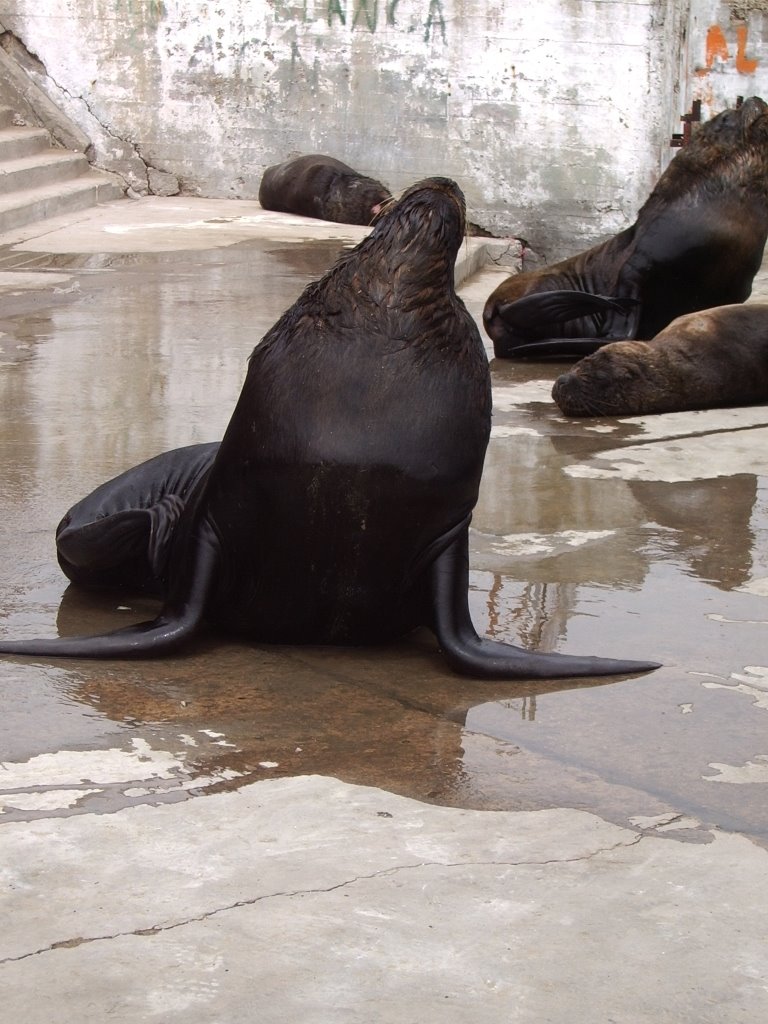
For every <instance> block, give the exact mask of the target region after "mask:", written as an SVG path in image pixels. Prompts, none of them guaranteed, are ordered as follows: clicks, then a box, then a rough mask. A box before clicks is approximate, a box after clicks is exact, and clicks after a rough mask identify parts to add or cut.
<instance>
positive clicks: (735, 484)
mask: <svg viewBox="0 0 768 1024" xmlns="http://www.w3.org/2000/svg"><path fill="white" fill-rule="evenodd" d="M629 488H630V490H631V491H632V494H633V495H634V496H635V497H636V498H637V500H638V501H639V502H640V504H641V506H642V507H643V509H644V510H645V511H646V513H647V514H648V515H649V516H650V518H651V520H652V521H653V523H655V524H657V525H659V526H662V527H664V528H666V530H668V531H671V532H667V533H658V532H656V533H655V534H654V536H655V545H657V546H659V547H661V548H662V549H666V550H667V551H674V552H675V553H676V554H677V555H678V557H680V558H682V559H683V560H684V561H685V562H687V563H688V565H690V567H691V570H692V571H693V572H694V573H695V574H696V576H698V577H699V578H700V579H702V580H706V581H708V582H711V583H713V584H714V585H715V586H716V587H720V588H721V589H722V590H733V589H734V588H736V587H739V586H742V585H743V584H744V583H745V582H746V581H747V580H748V579H749V578H750V575H751V573H752V552H753V548H754V543H755V538H754V535H753V533H752V530H751V527H750V520H751V516H752V513H753V509H754V507H755V501H756V497H757V479H756V477H754V476H752V475H750V474H746V473H742V474H737V475H735V476H730V477H716V478H715V479H712V480H691V481H685V482H682V483H659V482H653V483H650V482H645V481H639V480H633V481H632V482H630V484H629Z"/></svg>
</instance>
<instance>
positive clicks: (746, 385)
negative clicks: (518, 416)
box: [552, 302, 768, 416]
mask: <svg viewBox="0 0 768 1024" xmlns="http://www.w3.org/2000/svg"><path fill="white" fill-rule="evenodd" d="M552 397H553V398H554V400H555V402H556V403H557V405H558V406H559V407H560V409H561V411H562V412H563V413H564V414H565V415H566V416H644V415H648V414H649V413H662V412H682V411H683V410H685V409H708V408H711V407H715V406H727V405H759V404H761V403H762V402H768V303H757V302H754V303H753V302H749V303H746V304H739V305H732V306H719V307H717V308H716V309H706V310H703V311H701V312H698V313H689V314H688V315H687V316H682V317H678V319H677V320H673V321H672V323H671V324H670V325H669V326H668V327H666V328H665V329H664V330H663V331H661V332H660V333H659V334H657V336H656V337H655V338H652V339H651V340H650V341H614V342H612V343H611V344H609V345H605V346H604V347H602V348H600V349H598V351H597V352H594V353H593V354H592V355H589V356H586V357H585V358H584V359H581V360H579V362H577V363H576V364H575V365H574V366H573V367H572V368H571V370H570V371H569V372H568V373H564V374H562V376H560V377H558V378H557V380H556V381H555V383H554V387H553V388H552Z"/></svg>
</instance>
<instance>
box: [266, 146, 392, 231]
mask: <svg viewBox="0 0 768 1024" xmlns="http://www.w3.org/2000/svg"><path fill="white" fill-rule="evenodd" d="M391 198H392V196H391V195H390V192H389V189H388V188H387V187H386V185H382V184H381V182H380V181H376V180H375V179H374V178H366V177H365V175H363V174H358V173H357V171H355V170H353V169H352V168H351V167H348V166H347V164H343V163H342V162H341V160H335V159H334V158H333V157H332V156H323V155H322V154H320V153H312V154H310V155H308V156H297V157H294V158H293V159H292V160H286V161H285V162H284V163H281V164H273V165H272V166H271V167H268V168H267V169H266V171H264V176H263V177H262V179H261V185H260V186H259V202H260V203H261V205H262V207H263V208H264V209H265V210H275V211H276V212H277V213H297V214H300V215H301V216H302V217H319V218H320V219H321V220H331V221H335V222H336V223H339V224H365V225H367V224H370V223H371V222H372V221H373V219H374V218H375V217H376V216H377V215H378V214H379V213H380V212H381V208H382V206H383V204H384V203H386V202H388V201H389V200H390V199H391Z"/></svg>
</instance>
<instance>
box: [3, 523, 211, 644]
mask: <svg viewBox="0 0 768 1024" xmlns="http://www.w3.org/2000/svg"><path fill="white" fill-rule="evenodd" d="M218 563H219V542H218V539H217V537H216V533H215V531H214V530H213V528H212V527H211V526H210V525H209V524H208V523H207V521H205V520H204V521H203V522H202V523H200V524H199V525H198V526H197V528H196V529H195V531H194V536H193V537H192V538H190V542H189V550H188V556H187V559H186V561H185V563H184V565H183V566H182V567H181V578H180V580H179V583H178V584H177V585H176V586H175V587H174V592H173V593H172V595H171V597H170V599H169V600H168V601H167V602H166V604H165V606H164V608H163V610H162V612H161V613H160V615H158V617H157V618H156V619H153V620H152V621H151V622H139V623H137V624H136V625H135V626H127V627H126V628H125V629H118V630H116V631H115V632H114V633H105V634H104V635H102V636H72V637H56V638H52V639H36V640H0V654H32V655H42V656H45V657H54V658H59V657H60V658H152V657H156V656H159V655H163V654H167V653H168V652H169V651H173V650H176V649H177V648H178V647H180V646H181V644H182V643H183V642H184V641H185V640H187V639H188V638H189V637H190V636H192V634H193V633H194V632H195V631H196V630H197V628H198V627H199V625H200V623H201V622H202V619H203V615H204V613H205V606H206V599H207V597H208V594H209V592H210V589H211V585H212V584H213V581H214V578H215V574H216V569H217V566H218Z"/></svg>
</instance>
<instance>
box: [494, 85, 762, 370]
mask: <svg viewBox="0 0 768 1024" xmlns="http://www.w3.org/2000/svg"><path fill="white" fill-rule="evenodd" d="M766 237H768V105H766V104H765V103H764V102H763V100H761V99H760V98H759V97H757V96H752V97H750V98H749V99H747V100H745V102H744V103H743V104H742V105H741V106H740V107H739V108H737V109H734V110H725V111H723V112H722V113H720V114H717V115H716V116H715V117H713V118H712V119H711V120H710V121H708V122H706V123H705V124H704V125H702V126H701V128H699V130H698V131H697V132H696V133H695V134H694V136H693V139H692V141H691V142H690V144H689V145H687V146H685V147H683V148H682V149H681V150H680V151H679V152H678V154H677V156H676V157H675V158H674V160H672V162H671V163H670V165H669V167H668V168H667V170H666V171H665V172H664V173H663V174H662V176H661V178H660V179H659V181H658V184H657V185H656V187H655V188H654V190H653V192H652V193H651V195H650V196H649V197H648V199H647V200H646V202H645V204H644V205H643V207H642V209H641V210H640V212H639V214H638V215H637V220H636V221H635V223H634V224H633V225H632V226H631V227H629V228H627V229H626V230H624V231H621V232H620V233H619V234H617V235H615V236H614V237H613V238H609V239H608V240H607V241H606V242H603V243H601V244H600V245H596V246H595V247H594V248H592V249H589V250H588V251H587V252H583V253H579V254H578V255H577V256H572V257H570V259H567V260H563V261H562V262H561V263H556V264H554V265H553V266H551V267H544V268H541V269H538V270H533V271H530V272H526V273H522V274H518V275H516V276H513V277H510V278H508V279H507V280H506V281H504V282H503V283H502V284H501V285H499V287H498V288H497V289H496V290H495V291H494V292H493V293H492V294H491V295H490V297H489V298H488V300H487V302H486V304H485V309H484V311H483V323H484V326H485V330H486V332H487V333H488V335H489V337H490V338H492V340H493V348H494V352H495V354H496V356H498V357H501V358H513V359H514V358H539V359H540V358H544V359H546V358H579V357H580V356H583V355H586V354H588V353H589V352H594V351H595V350H596V349H598V348H599V347H600V346H601V345H605V344H606V343H607V342H609V341H616V340H620V339H633V338H642V339H648V338H653V337H654V336H655V335H656V334H658V333H659V331H661V330H663V329H664V328H665V327H666V326H667V324H669V323H671V321H672V320H674V319H675V317H678V316H682V315H684V314H685V313H692V312H695V311H696V310H699V309H708V308H710V307H712V306H724V305H729V304H731V303H735V302H743V301H744V300H745V299H747V298H748V297H749V294H750V292H751V289H752V279H753V277H754V275H755V273H756V272H757V270H758V268H759V266H760V262H761V260H762V256H763V248H764V246H765V242H766Z"/></svg>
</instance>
